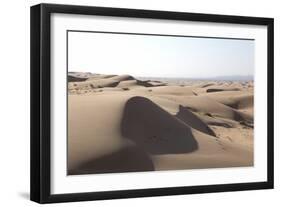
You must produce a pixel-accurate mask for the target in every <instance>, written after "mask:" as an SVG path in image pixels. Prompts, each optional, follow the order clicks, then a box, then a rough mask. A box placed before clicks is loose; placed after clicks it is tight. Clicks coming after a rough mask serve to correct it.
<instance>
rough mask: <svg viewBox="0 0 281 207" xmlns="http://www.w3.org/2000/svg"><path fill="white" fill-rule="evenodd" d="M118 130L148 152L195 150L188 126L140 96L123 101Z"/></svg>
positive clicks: (186, 151)
mask: <svg viewBox="0 0 281 207" xmlns="http://www.w3.org/2000/svg"><path fill="white" fill-rule="evenodd" d="M121 132H122V135H123V136H124V137H126V138H128V139H130V140H132V141H133V142H135V143H136V144H137V146H139V147H140V148H142V149H143V150H144V151H147V152H148V153H150V154H178V153H188V152H192V151H195V150H197V149H198V143H197V141H196V140H195V138H194V137H193V135H192V133H191V128H190V127H189V126H187V125H186V124H184V123H183V122H182V121H180V120H179V119H177V118H176V117H174V116H172V115H171V114H169V113H168V112H166V111H165V110H163V109H162V108H160V107H159V106H158V105H156V104H155V103H153V102H152V101H150V100H149V99H147V98H144V97H137V96H136V97H133V98H131V99H129V100H128V101H127V103H126V105H125V109H124V114H123V119H122V122H121Z"/></svg>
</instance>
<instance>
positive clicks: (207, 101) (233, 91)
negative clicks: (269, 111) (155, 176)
mask: <svg viewBox="0 0 281 207" xmlns="http://www.w3.org/2000/svg"><path fill="white" fill-rule="evenodd" d="M70 77H71V78H70ZM68 81H69V83H68V93H69V95H68V104H69V105H68V174H69V175H76V174H91V173H114V172H135V171H151V170H177V169H195V168H196V169H198V168H199V169H200V168H214V167H215V168H218V167H239V166H252V165H253V126H254V123H253V83H252V82H251V81H249V82H243V84H242V83H239V82H228V81H225V82H223V81H218V82H216V81H192V82H191V81H186V84H185V82H183V81H181V82H180V84H177V82H176V80H174V79H173V80H172V81H171V82H169V80H165V81H159V80H157V79H155V80H153V79H147V80H144V79H142V80H140V79H137V78H134V77H132V76H130V75H121V76H118V75H103V74H90V73H85V74H83V73H70V74H69V76H68ZM210 89H212V90H213V89H215V91H214V90H213V91H212V90H211V91H210Z"/></svg>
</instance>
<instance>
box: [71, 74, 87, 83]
mask: <svg viewBox="0 0 281 207" xmlns="http://www.w3.org/2000/svg"><path fill="white" fill-rule="evenodd" d="M87 79H88V78H84V77H77V76H72V75H68V76H67V81H68V82H82V81H85V80H87Z"/></svg>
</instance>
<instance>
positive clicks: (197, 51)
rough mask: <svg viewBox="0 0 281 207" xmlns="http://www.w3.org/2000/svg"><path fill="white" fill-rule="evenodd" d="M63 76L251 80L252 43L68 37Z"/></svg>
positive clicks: (87, 35)
mask: <svg viewBox="0 0 281 207" xmlns="http://www.w3.org/2000/svg"><path fill="white" fill-rule="evenodd" d="M68 71H70V72H74V71H75V72H92V73H100V74H117V75H120V74H130V75H133V76H138V77H180V78H208V77H210V78H211V77H218V76H249V75H250V76H253V75H254V40H233V39H215V38H193V37H171V36H151V35H127V34H108V33H86V32H69V33H68Z"/></svg>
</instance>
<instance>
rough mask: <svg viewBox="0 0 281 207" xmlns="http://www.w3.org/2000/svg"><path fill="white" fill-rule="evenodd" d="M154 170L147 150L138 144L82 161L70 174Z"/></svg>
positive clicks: (70, 170) (69, 171)
mask: <svg viewBox="0 0 281 207" xmlns="http://www.w3.org/2000/svg"><path fill="white" fill-rule="evenodd" d="M152 170H154V165H153V162H152V160H151V158H150V157H149V155H148V154H147V153H146V152H144V151H143V150H141V149H139V148H138V147H136V146H127V147H125V148H123V149H121V150H118V151H117V152H114V153H112V154H108V155H104V156H102V157H100V158H98V159H93V160H89V161H86V162H84V163H81V164H80V165H79V166H77V167H76V168H75V169H69V170H68V175H75V174H91V173H113V172H114V173H121V172H138V171H152Z"/></svg>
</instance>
